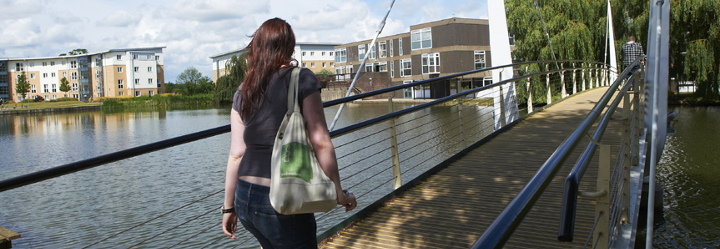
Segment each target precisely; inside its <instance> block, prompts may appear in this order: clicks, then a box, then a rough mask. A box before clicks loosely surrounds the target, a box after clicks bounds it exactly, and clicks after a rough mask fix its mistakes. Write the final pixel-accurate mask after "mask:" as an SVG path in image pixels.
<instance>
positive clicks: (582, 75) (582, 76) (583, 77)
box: [580, 62, 586, 92]
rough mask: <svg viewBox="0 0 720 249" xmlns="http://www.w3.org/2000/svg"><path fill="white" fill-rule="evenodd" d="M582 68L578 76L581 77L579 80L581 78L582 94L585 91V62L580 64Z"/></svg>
mask: <svg viewBox="0 0 720 249" xmlns="http://www.w3.org/2000/svg"><path fill="white" fill-rule="evenodd" d="M582 67H583V70H580V76H581V78H582V91H583V92H584V91H585V87H586V86H585V85H586V83H585V69H584V67H585V62H583V63H582Z"/></svg>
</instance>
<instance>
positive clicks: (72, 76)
mask: <svg viewBox="0 0 720 249" xmlns="http://www.w3.org/2000/svg"><path fill="white" fill-rule="evenodd" d="M70 79H71V80H77V79H78V76H77V72H70Z"/></svg>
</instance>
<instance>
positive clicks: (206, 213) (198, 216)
mask: <svg viewBox="0 0 720 249" xmlns="http://www.w3.org/2000/svg"><path fill="white" fill-rule="evenodd" d="M221 192H222V191H221ZM213 206H214V205H213ZM215 211H216V210H214V209H212V208H210V211H207V212H205V213H202V214H200V215H197V216H195V217H193V218H192V219H189V220H186V221H185V222H183V223H180V224H178V225H176V226H174V227H171V228H169V229H167V230H165V231H163V232H160V233H157V234H155V235H153V236H151V237H150V238H147V239H145V240H143V241H140V243H137V244H135V245H133V246H130V247H136V246H138V245H140V244H142V243H145V242H147V241H150V240H151V239H154V238H157V237H158V236H160V235H162V234H165V233H167V232H169V231H171V230H173V229H176V228H178V227H181V226H183V225H185V224H187V223H189V222H191V221H194V220H197V219H198V218H200V217H203V216H205V215H208V214H210V213H212V212H215Z"/></svg>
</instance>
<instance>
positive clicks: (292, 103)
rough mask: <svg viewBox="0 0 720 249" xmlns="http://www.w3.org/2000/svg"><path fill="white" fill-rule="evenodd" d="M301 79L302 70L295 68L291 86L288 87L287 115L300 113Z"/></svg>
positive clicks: (291, 75) (291, 77) (291, 76)
mask: <svg viewBox="0 0 720 249" xmlns="http://www.w3.org/2000/svg"><path fill="white" fill-rule="evenodd" d="M299 78H300V68H299V67H296V68H293V71H292V74H290V85H289V86H288V110H287V113H288V114H290V113H292V112H300V104H299V102H298V101H299V100H298V88H300V87H299V86H298V81H299Z"/></svg>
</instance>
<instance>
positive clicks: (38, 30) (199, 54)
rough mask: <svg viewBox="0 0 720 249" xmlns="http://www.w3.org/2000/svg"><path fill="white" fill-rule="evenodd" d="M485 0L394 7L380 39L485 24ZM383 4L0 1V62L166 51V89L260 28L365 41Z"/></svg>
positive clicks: (412, 1) (205, 69)
mask: <svg viewBox="0 0 720 249" xmlns="http://www.w3.org/2000/svg"><path fill="white" fill-rule="evenodd" d="M486 1H487V0H480V1H471V0H449V1H446V0H396V1H395V4H394V6H393V8H392V11H391V12H390V15H389V16H388V19H387V23H386V25H385V28H384V29H383V32H382V34H380V37H383V36H390V35H395V34H399V33H403V32H408V31H409V30H410V28H409V27H410V26H411V25H416V24H419V23H424V22H431V21H437V20H442V19H446V18H451V17H464V18H481V19H487V2H486ZM390 3H391V1H390V0H340V1H338V0H302V1H298V0H153V1H145V0H124V1H109V0H0V6H2V8H0V22H2V24H0V58H32V57H48V56H57V55H59V54H61V53H66V52H68V51H71V50H73V49H77V48H84V49H87V50H88V52H90V53H94V52H103V51H107V50H110V49H122V48H138V47H166V48H165V49H164V50H163V54H164V57H165V60H164V66H165V81H166V82H175V80H176V78H177V76H178V75H179V74H180V73H181V72H182V71H183V70H185V69H186V68H189V67H195V68H197V69H198V70H200V72H201V73H202V74H203V75H204V76H208V77H210V78H212V67H211V65H212V60H211V59H210V56H214V55H218V54H222V53H225V52H229V51H232V50H236V49H240V48H244V47H245V46H246V45H247V43H248V42H249V41H250V38H249V36H250V35H252V34H253V32H255V30H256V29H257V28H258V27H259V26H260V24H262V23H263V22H264V21H265V20H267V19H270V18H273V17H279V18H282V19H285V20H287V21H288V23H290V25H291V26H292V27H293V30H294V32H295V36H296V41H297V42H327V43H339V44H343V43H350V42H355V41H359V40H365V39H372V38H373V37H374V35H375V32H376V30H377V28H378V25H379V24H380V21H381V20H382V18H383V17H384V16H385V13H386V12H387V10H388V8H389V7H390Z"/></svg>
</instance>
